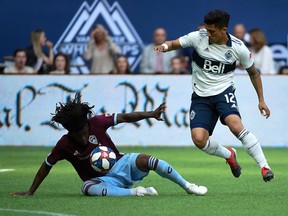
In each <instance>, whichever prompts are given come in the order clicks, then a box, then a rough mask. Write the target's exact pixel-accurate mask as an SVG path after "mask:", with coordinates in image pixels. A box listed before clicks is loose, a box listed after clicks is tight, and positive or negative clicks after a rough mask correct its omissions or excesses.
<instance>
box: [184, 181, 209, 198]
mask: <svg viewBox="0 0 288 216" xmlns="http://www.w3.org/2000/svg"><path fill="white" fill-rule="evenodd" d="M184 190H185V191H186V192H187V193H188V194H195V195H198V196H203V195H205V194H206V193H207V191H208V189H207V188H206V187H205V186H201V185H196V184H193V183H187V184H186V186H185V187H184Z"/></svg>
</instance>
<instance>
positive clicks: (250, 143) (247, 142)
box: [237, 129, 270, 169]
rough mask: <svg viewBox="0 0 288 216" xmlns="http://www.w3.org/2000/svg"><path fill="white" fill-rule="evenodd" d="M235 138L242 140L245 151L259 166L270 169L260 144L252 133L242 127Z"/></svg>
mask: <svg viewBox="0 0 288 216" xmlns="http://www.w3.org/2000/svg"><path fill="white" fill-rule="evenodd" d="M237 138H238V139H239V140H240V141H241V142H242V144H243V147H244V149H245V151H246V152H247V153H248V154H249V155H250V156H251V157H252V158H253V159H254V160H255V161H256V162H257V164H258V165H259V166H260V168H262V167H266V168H269V169H270V167H269V165H268V163H267V160H266V158H265V155H264V153H263V151H262V148H261V145H260V143H259V141H258V139H257V138H256V136H255V135H254V134H252V133H251V132H250V131H248V130H246V129H243V130H242V131H241V132H240V133H239V135H238V136H237Z"/></svg>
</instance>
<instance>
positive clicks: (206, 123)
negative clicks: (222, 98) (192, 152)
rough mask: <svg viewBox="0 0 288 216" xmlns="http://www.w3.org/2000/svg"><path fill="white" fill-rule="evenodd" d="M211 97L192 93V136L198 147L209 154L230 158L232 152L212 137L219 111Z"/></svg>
mask: <svg viewBox="0 0 288 216" xmlns="http://www.w3.org/2000/svg"><path fill="white" fill-rule="evenodd" d="M213 106H214V105H213V104H212V103H211V98H210V97H199V96H198V95H197V94H196V93H195V92H194V93H193V95H192V102H191V107H190V128H191V138H192V140H193V143H194V144H195V146H196V147H198V148H199V149H201V150H202V151H204V152H205V153H207V154H210V155H215V156H218V157H222V158H229V157H230V156H231V152H230V151H229V150H228V149H227V148H225V147H224V146H221V145H219V144H218V143H217V142H215V141H213V140H211V139H210V137H209V136H211V135H212V133H213V130H214V128H215V125H216V123H217V121H218V117H219V115H218V113H217V112H215V109H213V108H212V107H213Z"/></svg>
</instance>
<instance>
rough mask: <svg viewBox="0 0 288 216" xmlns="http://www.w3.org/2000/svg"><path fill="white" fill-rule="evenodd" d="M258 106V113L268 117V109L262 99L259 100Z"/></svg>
mask: <svg viewBox="0 0 288 216" xmlns="http://www.w3.org/2000/svg"><path fill="white" fill-rule="evenodd" d="M258 108H259V110H260V113H261V114H262V115H263V116H265V117H266V119H267V118H269V116H270V110H269V108H268V107H267V105H266V104H265V102H264V101H261V102H259V105H258Z"/></svg>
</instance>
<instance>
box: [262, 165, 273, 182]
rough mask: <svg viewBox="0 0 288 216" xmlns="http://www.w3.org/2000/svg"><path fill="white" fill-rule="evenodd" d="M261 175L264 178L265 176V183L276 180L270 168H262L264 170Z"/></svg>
mask: <svg viewBox="0 0 288 216" xmlns="http://www.w3.org/2000/svg"><path fill="white" fill-rule="evenodd" d="M261 173H262V176H263V180H264V181H265V182H268V181H270V180H271V179H274V178H275V175H274V173H273V172H272V171H271V170H270V169H269V168H266V167H262V168H261Z"/></svg>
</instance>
